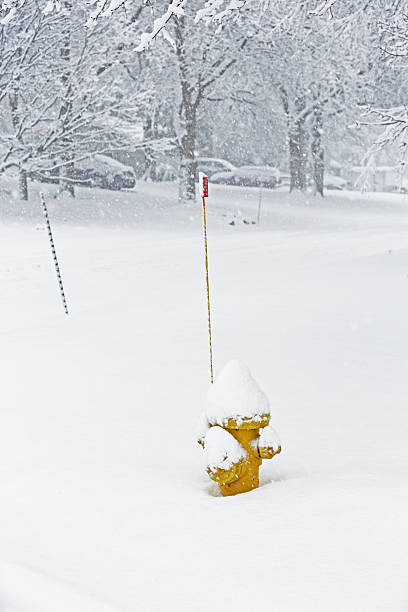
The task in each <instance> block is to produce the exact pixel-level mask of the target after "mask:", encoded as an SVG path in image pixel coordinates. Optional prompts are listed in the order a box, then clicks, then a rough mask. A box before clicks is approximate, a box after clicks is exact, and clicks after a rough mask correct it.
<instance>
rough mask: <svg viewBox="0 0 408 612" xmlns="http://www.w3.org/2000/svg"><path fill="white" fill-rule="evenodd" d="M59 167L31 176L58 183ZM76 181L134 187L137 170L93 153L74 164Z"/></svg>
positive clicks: (46, 181)
mask: <svg viewBox="0 0 408 612" xmlns="http://www.w3.org/2000/svg"><path fill="white" fill-rule="evenodd" d="M58 175H59V173H58V169H57V168H56V169H53V170H36V171H35V172H32V173H31V178H33V179H35V180H38V181H40V182H41V183H58V180H59V178H58ZM73 180H74V183H75V184H76V185H82V186H84V187H100V188H101V189H112V190H115V191H117V190H120V189H132V188H133V187H134V186H135V184H136V179H135V172H134V170H133V168H131V167H130V166H125V165H124V164H122V163H120V162H118V161H116V160H114V159H112V158H111V157H107V156H106V155H93V156H92V157H90V158H87V159H84V160H81V161H77V162H75V165H74V177H73Z"/></svg>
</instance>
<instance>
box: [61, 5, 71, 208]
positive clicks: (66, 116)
mask: <svg viewBox="0 0 408 612" xmlns="http://www.w3.org/2000/svg"><path fill="white" fill-rule="evenodd" d="M64 7H65V9H66V11H67V15H68V18H66V23H65V33H64V38H63V42H62V47H61V49H60V57H61V59H62V61H63V64H66V69H65V70H63V71H62V76H61V82H62V85H63V90H64V94H63V95H64V98H63V100H62V103H61V108H60V120H61V122H62V126H63V130H67V129H68V128H69V122H70V119H71V115H72V88H71V31H70V21H69V14H70V12H69V11H70V10H71V9H72V1H71V0H65V2H64ZM62 142H63V145H64V153H63V155H62V159H61V161H62V162H63V165H62V166H61V169H60V172H59V176H60V179H59V191H60V193H68V194H69V195H70V196H72V197H75V189H74V182H73V179H74V171H75V165H74V161H73V159H74V149H75V147H74V142H73V138H72V135H69V136H68V135H67V136H66V137H64V138H63V141H62Z"/></svg>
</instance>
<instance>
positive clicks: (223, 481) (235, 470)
mask: <svg viewBox="0 0 408 612" xmlns="http://www.w3.org/2000/svg"><path fill="white" fill-rule="evenodd" d="M219 380H220V381H221V382H220V384H219V387H220V389H221V392H220V391H219V389H218V388H217V382H218V379H217V381H216V383H215V384H214V388H213V389H211V393H209V396H210V402H209V407H208V406H207V411H206V415H205V416H204V419H203V425H204V429H205V431H202V433H201V436H200V437H199V440H198V441H199V443H200V444H201V445H202V446H203V447H204V450H205V451H206V454H207V473H208V475H209V476H210V478H211V479H212V480H214V481H215V482H217V483H218V484H219V486H220V490H221V493H222V495H224V496H229V495H236V494H237V493H245V492H247V491H252V490H253V489H256V488H258V487H259V467H260V466H261V464H262V459H271V458H272V457H273V456H274V455H276V454H278V453H280V452H281V444H280V441H279V438H278V436H277V434H276V432H275V431H274V430H273V429H272V428H271V427H270V426H269V421H270V411H269V402H268V400H267V398H266V396H265V395H264V394H263V392H262V391H261V390H260V389H259V387H258V386H257V385H256V383H255V381H254V380H253V379H252V377H251V375H250V373H249V370H248V369H247V368H246V366H244V365H243V364H241V363H240V362H230V363H229V364H227V366H226V367H225V368H224V370H223V371H222V372H221V375H220V379H219ZM226 381H227V382H228V383H229V384H232V385H233V386H234V391H233V392H232V395H233V397H234V400H235V401H237V400H238V401H237V403H238V405H237V407H236V414H235V415H233V416H226V415H228V414H229V415H231V406H229V407H228V401H227V399H226V397H227V395H226V387H228V385H226V384H225V383H226ZM243 395H244V396H245V402H244V403H243V402H241V406H240V405H239V400H240V398H241V399H242V396H243ZM220 398H221V399H222V400H224V402H225V403H226V404H227V408H225V403H224V402H223V406H221V405H220V404H219V399H220ZM251 398H252V399H253V401H254V403H253V405H252V406H251ZM234 405H235V404H234ZM214 406H215V407H214Z"/></svg>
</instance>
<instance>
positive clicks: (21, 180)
mask: <svg viewBox="0 0 408 612" xmlns="http://www.w3.org/2000/svg"><path fill="white" fill-rule="evenodd" d="M18 194H19V196H20V200H25V201H27V200H28V182H27V171H26V170H25V169H24V168H20V170H19V173H18Z"/></svg>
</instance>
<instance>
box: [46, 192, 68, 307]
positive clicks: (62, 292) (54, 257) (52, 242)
mask: <svg viewBox="0 0 408 612" xmlns="http://www.w3.org/2000/svg"><path fill="white" fill-rule="evenodd" d="M40 198H41V205H42V209H43V213H44V217H45V221H46V223H47V230H48V238H49V239H50V245H51V252H52V257H53V259H54V265H55V271H56V273H57V279H58V285H59V288H60V293H61V299H62V305H63V306H64V311H65V314H68V306H67V300H66V299H65V293H64V286H63V284H62V278H61V272H60V269H59V265H58V259H57V253H56V251H55V245H54V239H53V237H52V231H51V223H50V218H49V216H48V210H47V205H46V203H45V199H44V194H43V193H42V192H40Z"/></svg>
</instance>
